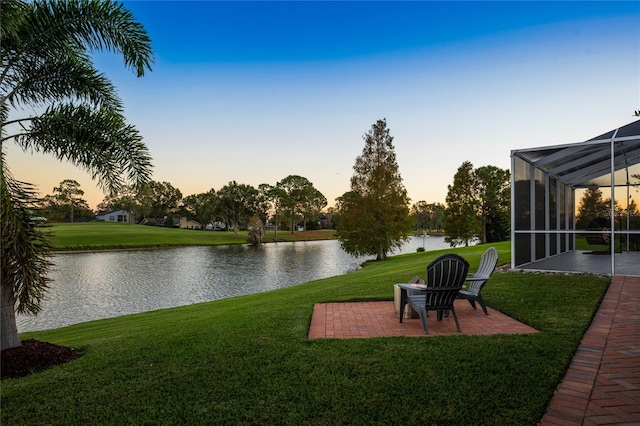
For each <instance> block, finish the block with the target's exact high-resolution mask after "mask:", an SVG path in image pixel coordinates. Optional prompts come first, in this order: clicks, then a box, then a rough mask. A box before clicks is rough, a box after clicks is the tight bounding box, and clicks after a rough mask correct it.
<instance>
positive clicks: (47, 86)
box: [0, 52, 123, 111]
mask: <svg viewBox="0 0 640 426" xmlns="http://www.w3.org/2000/svg"><path fill="white" fill-rule="evenodd" d="M0 90H2V91H3V93H6V94H7V99H6V101H7V102H8V103H9V104H11V106H13V107H14V108H15V107H16V106H21V105H30V106H37V105H44V104H48V103H52V102H60V101H63V100H69V101H80V102H90V103H92V104H93V105H96V106H99V107H103V108H109V109H114V110H117V111H122V109H123V108H122V102H121V100H120V99H119V98H118V96H117V92H116V88H115V86H114V85H113V83H112V82H111V81H110V80H109V79H108V78H107V77H106V76H105V75H104V74H102V73H99V72H98V71H97V70H96V69H95V68H94V67H93V64H92V63H91V61H90V59H89V57H88V56H86V55H85V54H84V53H82V52H77V53H76V54H75V55H67V56H64V57H60V58H56V59H55V60H50V61H42V60H40V59H39V58H33V59H32V60H29V58H23V59H22V60H21V61H18V62H16V63H14V66H13V68H12V70H11V72H9V73H8V74H7V75H6V76H5V78H4V80H2V81H0Z"/></svg>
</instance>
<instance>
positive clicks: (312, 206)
mask: <svg viewBox="0 0 640 426" xmlns="http://www.w3.org/2000/svg"><path fill="white" fill-rule="evenodd" d="M276 186H277V187H279V188H282V189H283V190H284V191H285V192H286V194H287V197H286V198H283V199H281V201H282V205H281V207H282V208H283V211H284V214H285V215H286V216H287V217H288V218H289V220H290V221H291V233H293V231H294V229H295V224H296V223H297V222H298V221H302V222H303V228H304V229H305V230H306V229H307V221H308V220H309V218H310V217H313V216H314V215H315V216H316V218H317V215H318V214H319V213H320V211H322V209H323V208H324V207H325V206H326V205H327V199H326V198H325V197H324V195H322V193H321V192H320V191H318V190H317V189H316V188H315V187H314V186H313V183H311V182H310V181H309V179H307V178H305V177H302V176H298V175H289V176H287V177H286V178H284V179H282V180H281V181H280V182H278V183H277V184H276Z"/></svg>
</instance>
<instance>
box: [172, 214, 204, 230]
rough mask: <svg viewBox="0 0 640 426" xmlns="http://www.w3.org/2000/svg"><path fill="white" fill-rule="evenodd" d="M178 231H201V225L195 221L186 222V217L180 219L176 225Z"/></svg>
mask: <svg viewBox="0 0 640 426" xmlns="http://www.w3.org/2000/svg"><path fill="white" fill-rule="evenodd" d="M178 226H179V227H180V229H202V224H201V223H200V222H197V221H195V220H188V219H187V218H186V217H181V218H180V222H179V224H178Z"/></svg>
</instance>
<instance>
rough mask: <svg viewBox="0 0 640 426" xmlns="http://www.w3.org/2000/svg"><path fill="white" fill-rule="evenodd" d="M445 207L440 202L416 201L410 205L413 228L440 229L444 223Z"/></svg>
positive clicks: (424, 229)
mask: <svg viewBox="0 0 640 426" xmlns="http://www.w3.org/2000/svg"><path fill="white" fill-rule="evenodd" d="M444 212H445V207H444V206H443V205H442V204H440V203H433V204H429V203H427V202H426V201H418V202H417V203H415V204H414V205H413V206H411V217H412V218H413V222H414V228H415V229H419V230H423V231H431V230H436V231H441V230H442V225H443V223H444Z"/></svg>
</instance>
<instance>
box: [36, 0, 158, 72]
mask: <svg viewBox="0 0 640 426" xmlns="http://www.w3.org/2000/svg"><path fill="white" fill-rule="evenodd" d="M34 10H37V12H38V13H37V15H36V18H37V22H39V23H41V24H42V26H40V27H39V28H42V29H44V30H46V32H43V33H42V36H41V37H40V38H38V39H35V38H34V43H35V44H40V45H42V43H43V41H44V42H45V46H46V45H47V44H48V43H53V45H55V44H56V41H59V40H62V39H65V38H66V39H67V40H69V41H72V42H73V43H75V44H77V45H79V46H83V47H86V48H87V49H88V50H90V51H97V50H99V51H103V50H106V51H110V52H115V53H119V54H122V56H123V58H124V62H125V65H126V66H127V67H128V68H131V69H133V70H134V71H135V72H136V73H137V75H138V77H140V76H143V75H144V73H145V70H146V69H148V70H151V64H152V62H153V59H154V58H153V52H152V49H151V42H150V39H149V36H148V35H147V32H146V30H145V29H144V27H143V26H142V25H141V24H140V23H139V22H137V21H136V20H135V19H134V17H133V15H132V14H131V12H130V11H129V10H127V9H125V8H124V6H123V5H122V4H119V3H117V2H115V1H111V0H107V1H103V0H68V1H64V2H63V1H51V0H45V1H41V2H35V7H34ZM36 37H37V36H36Z"/></svg>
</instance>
